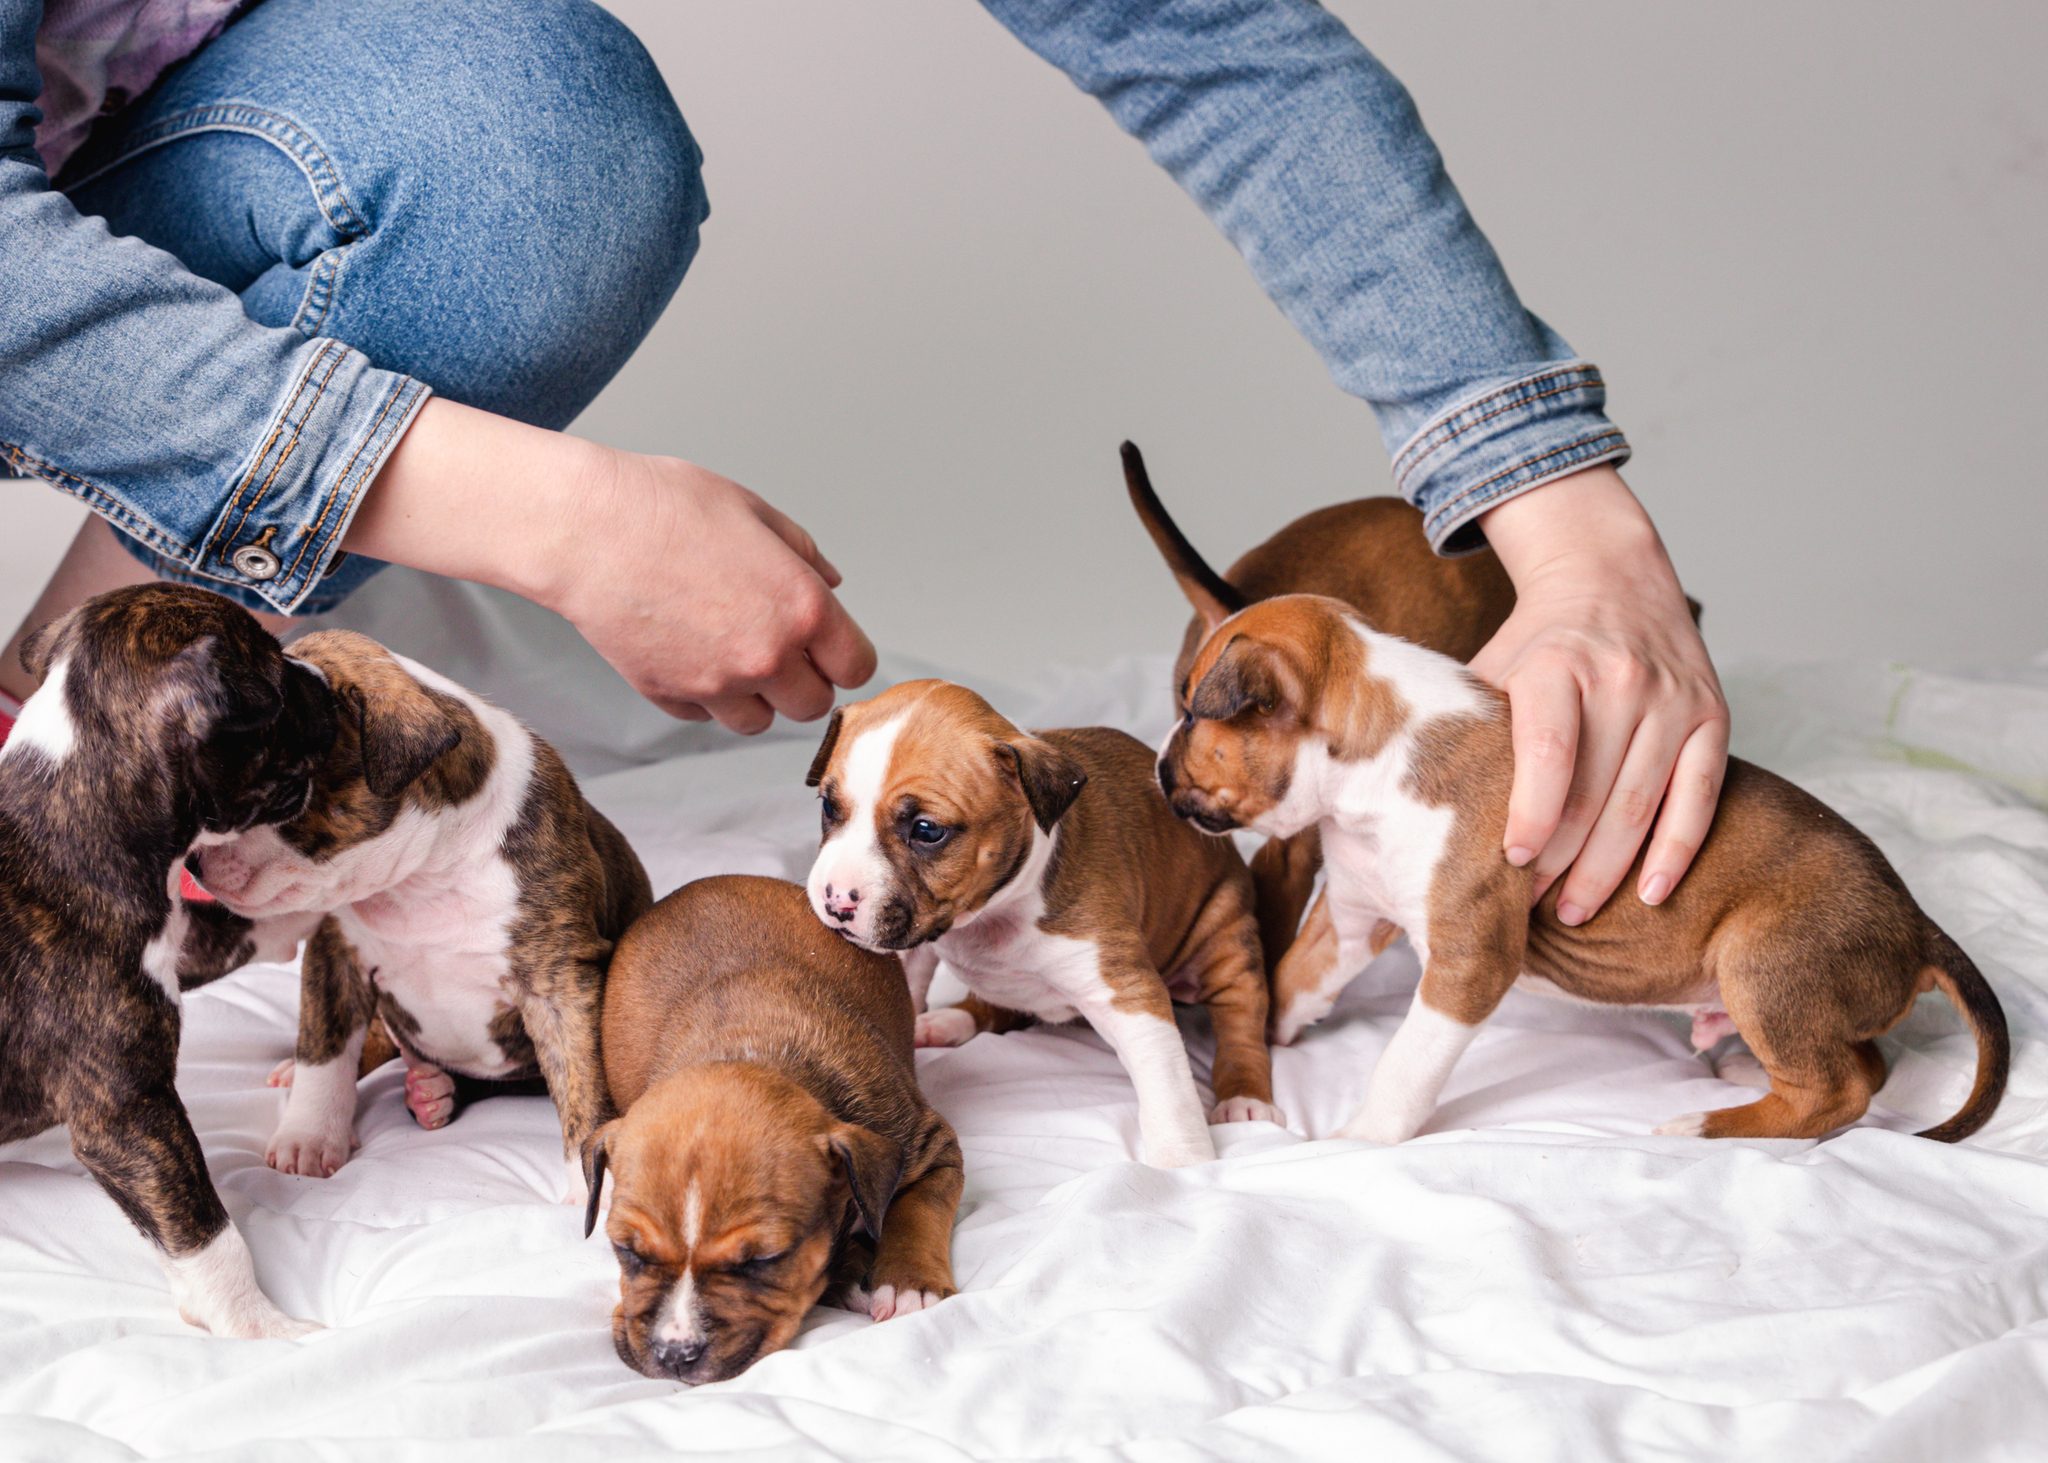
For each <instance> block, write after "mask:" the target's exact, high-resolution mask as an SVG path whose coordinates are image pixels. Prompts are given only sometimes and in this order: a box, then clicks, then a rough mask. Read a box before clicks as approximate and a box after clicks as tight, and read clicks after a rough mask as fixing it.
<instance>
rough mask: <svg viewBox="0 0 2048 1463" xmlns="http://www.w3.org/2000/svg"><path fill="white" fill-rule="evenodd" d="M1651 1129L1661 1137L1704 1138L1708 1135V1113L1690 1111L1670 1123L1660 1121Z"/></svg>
mask: <svg viewBox="0 0 2048 1463" xmlns="http://www.w3.org/2000/svg"><path fill="white" fill-rule="evenodd" d="M1650 1131H1651V1132H1652V1133H1654V1134H1655V1135H1656V1136H1657V1137H1659V1138H1704V1137H1705V1136H1706V1135H1707V1115H1706V1114H1705V1113H1703V1112H1689V1113H1687V1114H1686V1115H1685V1116H1684V1117H1678V1118H1673V1119H1672V1120H1671V1121H1670V1122H1668V1123H1659V1124H1657V1126H1656V1127H1654V1128H1652V1129H1651V1130H1650Z"/></svg>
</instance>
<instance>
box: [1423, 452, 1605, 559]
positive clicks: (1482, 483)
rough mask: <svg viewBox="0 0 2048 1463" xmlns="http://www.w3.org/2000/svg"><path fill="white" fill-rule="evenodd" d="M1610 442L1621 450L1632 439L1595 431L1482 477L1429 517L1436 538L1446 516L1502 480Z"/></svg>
mask: <svg viewBox="0 0 2048 1463" xmlns="http://www.w3.org/2000/svg"><path fill="white" fill-rule="evenodd" d="M1608 441H1612V442H1613V443H1614V444H1615V446H1616V447H1619V448H1626V447H1627V446H1628V439H1627V438H1625V437H1623V436H1622V435H1621V429H1620V428H1619V427H1609V428H1608V429H1607V430H1606V431H1604V432H1595V433H1593V434H1592V435H1591V436H1589V437H1580V438H1578V439H1577V440H1576V441H1572V442H1567V443H1565V444H1564V445H1563V446H1562V447H1553V448H1552V449H1551V450H1550V451H1548V452H1544V453H1539V454H1538V455H1537V456H1535V457H1525V458H1523V459H1522V460H1521V461H1520V462H1517V463H1515V464H1514V465H1513V466H1512V467H1504V468H1502V469H1501V470H1500V471H1499V472H1497V473H1495V474H1493V475H1492V476H1491V477H1486V478H1481V479H1480V480H1479V481H1478V482H1476V483H1473V484H1472V485H1471V486H1470V487H1468V488H1466V489H1464V490H1463V491H1462V492H1460V493H1459V494H1458V495H1457V496H1456V497H1454V498H1452V499H1450V500H1448V501H1447V502H1445V503H1444V504H1443V505H1442V506H1440V507H1438V508H1437V509H1435V510H1434V511H1433V512H1432V513H1431V514H1430V515H1429V524H1430V528H1431V532H1432V536H1433V535H1434V530H1435V526H1436V525H1438V524H1441V523H1442V522H1443V520H1444V519H1445V518H1446V517H1449V516H1450V515H1452V514H1453V513H1456V512H1458V511H1459V510H1460V509H1462V508H1464V507H1465V506H1466V504H1467V503H1469V502H1470V500H1471V499H1472V498H1473V497H1474V496H1475V495H1478V494H1483V493H1484V492H1485V491H1486V489H1487V488H1489V487H1491V486H1492V485H1493V484H1495V483H1497V482H1499V481H1500V480H1501V479H1502V478H1505V477H1512V476H1513V475H1514V474H1516V473H1518V472H1526V471H1527V470H1529V469H1530V468H1533V467H1535V466H1537V465H1538V464H1539V463H1544V462H1548V461H1550V460H1551V459H1552V458H1553V457H1563V456H1565V455H1566V454H1567V453H1571V452H1577V451H1578V450H1579V449H1580V448H1582V447H1593V446H1597V445H1598V444H1600V443H1602V442H1608ZM1586 455H1587V456H1591V455H1593V454H1590V453H1589V454H1586Z"/></svg>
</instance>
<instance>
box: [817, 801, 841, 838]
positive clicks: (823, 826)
mask: <svg viewBox="0 0 2048 1463" xmlns="http://www.w3.org/2000/svg"><path fill="white" fill-rule="evenodd" d="M838 822H839V804H838V802H837V801H835V800H834V798H833V796H832V794H831V793H829V792H820V793H819V794H818V827H819V828H820V830H822V831H823V832H826V833H830V832H831V831H832V829H833V827H834V825H836V824H837V823H838Z"/></svg>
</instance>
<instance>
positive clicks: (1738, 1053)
mask: <svg viewBox="0 0 2048 1463" xmlns="http://www.w3.org/2000/svg"><path fill="white" fill-rule="evenodd" d="M1714 1075H1715V1076H1716V1077H1719V1078H1720V1079H1721V1080H1722V1081H1723V1082H1733V1083H1734V1084H1735V1085H1736V1086H1737V1087H1754V1088H1756V1089H1757V1090H1758V1091H1760V1092H1768V1091H1769V1090H1770V1086H1771V1074H1770V1073H1768V1072H1766V1071H1765V1070H1764V1064H1763V1063H1762V1062H1760V1061H1758V1060H1757V1059H1756V1053H1755V1052H1751V1051H1745V1050H1743V1049H1742V1048H1741V1047H1737V1048H1736V1049H1735V1050H1734V1051H1732V1052H1730V1053H1728V1055H1727V1056H1725V1057H1723V1058H1721V1060H1720V1061H1718V1062H1716V1063H1715V1064H1714Z"/></svg>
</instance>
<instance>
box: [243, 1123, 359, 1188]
mask: <svg viewBox="0 0 2048 1463" xmlns="http://www.w3.org/2000/svg"><path fill="white" fill-rule="evenodd" d="M353 1147H354V1141H353V1137H352V1135H351V1134H350V1132H349V1130H348V1129H347V1128H342V1129H341V1130H339V1131H333V1130H328V1131H322V1130H320V1129H318V1128H311V1127H301V1126H298V1125H296V1124H293V1123H291V1122H290V1121H289V1120H287V1121H286V1122H285V1123H284V1124H283V1125H281V1126H280V1127H279V1128H278V1130H277V1133H276V1136H274V1137H273V1138H271V1140H270V1147H269V1148H268V1149H266V1150H265V1151H264V1154H263V1161H264V1162H265V1163H267V1164H269V1165H270V1166H271V1167H272V1168H274V1169H276V1170H277V1171H278V1172H279V1173H294V1174H298V1175H299V1176H300V1177H301V1178H309V1179H325V1178H332V1177H334V1172H335V1170H336V1169H338V1168H340V1167H341V1166H342V1165H343V1164H344V1163H347V1162H348V1155H349V1152H350V1150H351V1149H352V1148H353Z"/></svg>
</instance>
